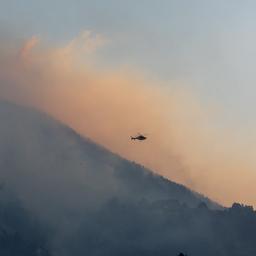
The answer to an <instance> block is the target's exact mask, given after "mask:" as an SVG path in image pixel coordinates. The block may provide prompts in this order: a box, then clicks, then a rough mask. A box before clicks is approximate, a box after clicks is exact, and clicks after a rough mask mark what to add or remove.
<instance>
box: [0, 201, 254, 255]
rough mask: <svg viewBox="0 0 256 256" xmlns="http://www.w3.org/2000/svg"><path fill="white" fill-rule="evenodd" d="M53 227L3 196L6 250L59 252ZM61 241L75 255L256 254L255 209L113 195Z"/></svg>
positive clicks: (0, 220) (2, 248) (1, 242)
mask: <svg viewBox="0 0 256 256" xmlns="http://www.w3.org/2000/svg"><path fill="white" fill-rule="evenodd" d="M51 232H53V233H54V231H51V228H50V227H46V226H45V225H41V224H40V222H39V221H37V220H36V219H35V218H34V217H33V216H31V215H30V214H29V213H28V212H26V211H25V210H24V209H23V208H22V207H21V206H20V205H19V203H18V202H17V201H12V202H1V205H0V252H1V255H2V256H16V255H17V256H18V255H19V256H22V255H24V256H32V255H33V256H34V255H42V256H50V255H56V253H55V252H54V248H55V246H56V245H55V244H54V241H53V240H52V239H53V237H54V234H53V233H52V234H51ZM61 246H62V248H61V251H62V255H76V256H80V255H92V256H94V255H97V256H98V255H102V256H103V255H104V256H108V255H109V256H115V255H123V256H126V255H127V256H128V255H129V256H130V255H133V256H144V255H145V256H153V255H154V256H155V255H158V256H169V255H175V256H176V255H178V252H180V251H183V252H185V253H186V254H187V255H191V256H193V255H195V256H196V255H208V256H215V255H220V256H226V255H230V256H231V255H232V256H247V255H248V256H249V255H256V213H255V212H254V211H253V208H252V207H248V206H243V205H240V204H234V205H233V206H232V207H231V208H227V209H225V210H210V209H208V207H207V206H206V204H205V203H201V204H200V205H198V207H196V208H190V207H187V206H186V205H185V204H180V203H179V202H178V201H175V200H165V201H156V202H154V203H152V202H151V203H149V202H148V201H147V200H142V201H140V202H133V201H130V202H122V201H120V200H119V199H112V200H110V201H109V202H107V203H106V204H105V205H103V206H102V207H101V209H99V210H98V211H97V212H91V213H90V214H86V213H85V215H84V219H83V221H82V222H81V224H80V227H79V228H78V230H77V231H76V233H75V234H73V235H72V237H69V238H68V239H67V240H66V242H65V243H63V244H62V245H61Z"/></svg>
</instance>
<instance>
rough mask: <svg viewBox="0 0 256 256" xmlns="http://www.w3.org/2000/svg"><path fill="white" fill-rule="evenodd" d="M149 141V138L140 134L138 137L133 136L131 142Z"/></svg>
mask: <svg viewBox="0 0 256 256" xmlns="http://www.w3.org/2000/svg"><path fill="white" fill-rule="evenodd" d="M146 139H147V137H146V136H145V135H142V134H140V133H138V135H136V136H134V137H133V136H131V140H146Z"/></svg>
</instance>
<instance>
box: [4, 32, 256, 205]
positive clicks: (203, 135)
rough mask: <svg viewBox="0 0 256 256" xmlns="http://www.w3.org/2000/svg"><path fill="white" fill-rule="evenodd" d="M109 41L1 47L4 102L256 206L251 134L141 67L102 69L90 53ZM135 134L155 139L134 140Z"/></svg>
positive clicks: (212, 193)
mask: <svg viewBox="0 0 256 256" xmlns="http://www.w3.org/2000/svg"><path fill="white" fill-rule="evenodd" d="M5 41H6V42H8V40H5ZM106 42H107V40H106V39H105V38H104V37H103V36H101V35H94V34H93V33H92V32H88V31H87V32H83V33H81V34H80V35H79V36H78V37H77V38H75V39H72V40H71V41H70V42H68V43H67V44H66V45H63V46H61V47H54V46H50V45H46V44H43V43H40V44H39V38H38V37H37V36H34V37H32V38H31V39H29V40H28V41H26V42H25V43H23V46H22V45H21V46H20V47H16V46H13V47H11V46H10V45H17V42H15V43H14V42H13V43H12V42H9V43H7V44H2V45H1V47H0V97H1V98H2V99H5V100H10V101H14V102H16V103H19V104H25V105H30V106H33V107H36V108H38V109H40V110H42V111H45V112H47V113H50V114H51V115H52V116H54V117H55V118H57V119H58V120H61V121H62V122H64V123H67V124H68V125H69V126H71V127H72V128H74V129H75V130H77V131H78V132H80V133H81V134H83V135H85V136H87V137H90V138H91V139H93V140H95V141H96V142H98V143H100V144H102V145H104V146H106V147H107V148H109V149H110V150H111V151H113V152H116V153H118V154H120V155H122V156H124V157H126V158H128V159H130V160H133V161H137V162H139V163H142V164H143V165H145V166H147V167H150V168H152V169H153V170H154V171H155V172H157V173H160V174H162V175H164V176H166V177H168V178H170V179H172V180H175V181H177V182H181V183H183V184H185V185H187V186H189V187H190V188H192V189H196V190H197V191H199V192H201V193H204V194H206V195H207V196H209V197H211V198H213V199H215V200H217V201H219V202H221V203H223V204H231V203H232V202H233V201H242V202H245V203H249V204H254V205H256V201H255V197H254V194H255V192H256V191H254V190H255V186H254V184H255V181H256V173H255V167H256V160H255V159H254V158H255V157H254V156H255V151H256V148H255V143H253V141H252V140H251V139H249V136H245V135H244V134H242V133H240V132H239V130H237V131H236V127H233V126H232V125H231V124H226V123H225V121H224V120H222V118H221V109H219V108H217V107H216V106H206V105H205V104H202V103H201V102H200V100H199V99H198V97H196V96H195V95H194V94H193V93H192V92H189V91H187V90H186V89H185V88H184V87H182V86H178V85H172V86H171V87H170V86H164V85H162V83H161V82H158V83H157V84H156V82H152V81H149V79H147V78H146V76H145V75H143V74H142V73H140V72H139V71H137V70H136V71H131V70H129V71H127V70H124V69H121V68H120V69H119V70H111V69H107V68H106V67H105V69H103V68H96V67H95V66H94V65H93V64H91V62H93V61H91V60H92V55H93V53H94V52H95V51H96V50H97V48H98V47H102V46H103V45H104V44H105V43H106ZM167 87H168V88H167ZM181 87H182V89H180V88H181ZM170 88H171V89H170ZM137 132H142V133H146V134H148V137H149V139H148V140H146V141H145V142H143V143H140V142H134V141H131V140H130V136H131V135H135V134H136V133H137ZM250 135H251V134H250ZM254 138H255V136H254Z"/></svg>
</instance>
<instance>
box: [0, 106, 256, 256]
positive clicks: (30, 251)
mask: <svg viewBox="0 0 256 256" xmlns="http://www.w3.org/2000/svg"><path fill="white" fill-rule="evenodd" d="M0 120H1V125H0V156H1V157H0V179H1V184H2V186H1V191H0V195H1V196H0V231H1V233H0V252H1V255H12V256H15V255H26V256H30V255H61V256H65V255H77V256H79V255H111V256H114V255H140V256H141V255H176V254H177V252H179V251H180V250H185V251H186V252H187V253H189V255H204V254H203V253H202V251H204V250H205V251H206V252H207V254H206V255H251V253H252V252H253V253H255V252H256V246H254V244H255V242H256V241H255V237H256V236H255V235H254V236H252V234H254V233H255V231H254V230H256V229H253V228H255V227H256V214H255V213H254V211H253V209H252V208H248V207H243V206H240V205H234V207H233V208H231V209H223V208H221V207H220V206H218V204H216V203H214V202H212V201H211V200H209V199H207V198H205V197H203V196H201V195H199V194H197V193H194V192H193V191H191V190H189V189H187V188H186V187H184V186H182V185H179V184H177V183H174V182H172V181H169V180H167V179H165V178H163V177H161V176H158V175H156V174H154V173H153V172H151V171H150V170H148V169H146V168H144V167H143V166H141V165H138V164H136V163H133V162H130V161H127V160H125V159H123V158H121V157H120V156H118V155H116V154H114V153H111V152H110V151H108V150H107V149H105V148H103V147H102V146H100V145H97V144H95V143H94V142H92V141H91V140H90V139H87V138H84V137H82V136H80V135H79V134H77V133H76V132H75V131H73V130H72V129H70V128H69V127H67V126H65V125H64V124H61V123H60V122H58V121H56V120H54V119H52V118H51V117H49V116H47V115H46V114H43V113H40V112H38V111H35V110H33V109H29V108H25V107H21V106H17V105H14V104H11V103H7V102H1V103H0ZM245 227H246V228H245ZM250 232H251V233H250ZM229 233H230V234H232V236H229ZM245 249H246V250H247V251H246V252H245ZM231 253H232V254H231Z"/></svg>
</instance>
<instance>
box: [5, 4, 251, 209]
mask: <svg viewBox="0 0 256 256" xmlns="http://www.w3.org/2000/svg"><path fill="white" fill-rule="evenodd" d="M255 11H256V3H255V2H254V1H235V0H233V1H231V0H229V1H228V0H226V1H225V0H223V1H218V0H216V1H207V0H200V1H199V0H194V1H191V0H187V1H184V0H177V1H171V0H169V1H167V0H166V1H164V0H162V1H151V0H147V1H146V0H145V1H142V0H141V1H139V0H137V1H134V0H130V1H123V0H115V1H114V0H109V1H96V0H95V1H86V0H80V1H78V0H77V1H74V0H73V1H67V0H51V1H50V0H45V1H32V0H26V1H20V0H8V1H7V0H0V32H1V33H0V36H2V40H1V45H0V46H2V45H4V43H3V41H4V39H5V38H4V37H5V36H6V35H7V36H6V38H9V40H10V38H11V37H12V36H13V37H14V38H15V40H16V41H17V42H18V43H19V45H18V46H17V47H18V48H17V49H20V46H21V45H20V42H21V41H23V42H24V47H23V48H22V49H21V52H20V53H21V57H22V58H23V57H24V58H23V59H22V58H21V59H22V60H18V61H17V59H15V58H13V56H12V57H10V56H9V57H6V56H5V52H6V46H3V47H0V50H1V52H0V53H1V55H0V56H1V57H2V56H4V57H3V58H2V60H1V62H0V64H1V70H0V78H1V76H2V77H3V79H4V80H3V81H8V82H9V84H14V87H13V88H7V87H8V83H7V86H6V85H5V84H4V86H3V88H0V89H1V91H0V92H1V93H2V94H4V93H7V95H11V96H12V97H13V95H14V98H15V99H16V98H17V97H20V98H21V101H28V103H32V104H34V105H36V106H37V107H40V108H42V109H43V110H46V111H48V112H50V113H51V114H52V115H54V116H55V117H57V118H58V119H61V120H62V121H64V122H66V123H68V124H69V125H71V126H72V127H74V128H75V129H76V130H78V131H79V132H81V133H83V134H85V135H88V136H90V137H91V138H93V139H95V138H96V139H98V142H100V143H102V144H103V145H105V146H107V147H108V148H110V149H111V150H113V151H114V152H118V153H119V154H121V155H123V156H125V157H127V158H129V159H131V160H135V161H138V162H141V163H143V164H145V165H147V166H149V167H151V168H154V169H156V170H157V171H158V172H159V173H161V174H163V175H165V176H167V177H169V178H172V179H173V178H174V179H175V176H176V180H178V181H181V182H182V183H184V184H186V185H188V186H190V187H192V188H193V189H196V190H199V191H200V192H203V193H206V194H207V195H209V196H211V197H213V198H214V199H216V200H218V201H221V202H223V203H230V202H232V201H234V200H235V199H237V200H240V201H244V202H249V203H253V204H254V205H255V199H254V195H252V193H251V190H250V186H249V185H248V184H249V183H250V184H251V186H253V184H255V179H256V171H255V166H256V158H255V152H256V143H255V142H256V132H255V131H256V118H255V108H256V101H255V94H256V88H255V86H254V83H255V82H256V76H255V74H256V73H255V72H254V68H255V66H256V63H255V62H256V58H255V56H256V48H255V46H256V16H255ZM82 31H85V32H83V33H82V34H81V32H82ZM7 42H8V39H7ZM25 42H26V43H25ZM41 42H42V43H41ZM40 45H43V46H42V48H41V49H40ZM35 46H36V48H37V47H38V48H39V50H38V49H37V50H38V52H36V53H35V52H34V53H35V55H33V54H32V55H30V56H29V54H28V53H29V52H30V51H32V53H33V48H34V47H35ZM35 50H36V49H35ZM92 53H93V54H92ZM26 55H28V56H26ZM16 57H17V56H16ZM27 57H28V58H27ZM73 57H75V58H76V60H79V61H81V60H82V61H84V60H83V58H85V59H86V60H85V63H81V64H86V65H87V64H88V63H89V65H88V66H89V68H88V67H87V66H86V68H85V70H84V71H83V72H82V74H81V72H80V71H81V70H75V71H74V70H73V68H74V67H72V68H71V69H69V67H68V65H69V62H70V60H71V59H72V58H73ZM77 57H78V58H77ZM79 61H78V62H76V65H77V64H79V63H80V62H79ZM66 64H67V65H66ZM76 67H77V66H76ZM81 67H82V69H83V68H84V66H83V65H81ZM120 70H121V71H122V72H120ZM128 71H131V74H132V76H131V75H130V73H129V72H128ZM136 72H137V74H139V75H138V76H136ZM39 76H40V79H38V77H39ZM141 77H142V78H143V79H142V78H141ZM147 81H149V82H147ZM88 82H90V83H91V86H89V89H88V88H86V87H83V86H84V85H85V84H87V85H88V84H90V83H88ZM34 84H38V87H34ZM70 84H72V85H74V86H73V87H72V88H71V87H70ZM5 87H6V88H5ZM152 87H154V88H152ZM163 87H165V88H163ZM177 88H178V90H176V89H177ZM166 89H167V90H168V93H169V92H170V90H169V89H174V90H173V91H171V92H173V94H172V93H171V95H169V96H170V97H169V96H168V97H166V98H165V97H164V96H165V92H166V91H165V90H166ZM12 90H13V91H12ZM14 91H15V92H14ZM183 91H185V92H186V93H184V94H183ZM158 94H159V95H161V96H159V95H158ZM42 95H43V97H42ZM191 95H192V96H191ZM0 96H3V95H0ZM4 96H6V95H4ZM12 97H11V98H12ZM44 97H45V98H44ZM163 98H164V100H162V99H163ZM35 102H36V103H35ZM67 102H69V104H67ZM135 114H136V115H135ZM136 117H137V118H136ZM216 117H217V118H216ZM85 120H86V121H85ZM127 120H128V121H127ZM88 123H90V125H88ZM138 127H139V128H138ZM139 129H142V130H143V131H144V130H146V132H148V131H152V133H151V134H150V137H151V140H149V141H148V143H149V144H145V145H143V146H141V148H139V149H138V148H132V147H131V145H130V144H129V143H130V141H127V137H128V136H129V135H130V133H133V132H135V131H136V132H137V131H140V130H139ZM117 135H118V136H119V138H120V137H121V136H123V137H122V139H118V140H117V139H116V136H117ZM128 138H129V137H128ZM150 143H151V144H150ZM149 145H150V146H149ZM173 157H174V158H175V159H178V160H175V161H177V162H179V159H181V160H180V161H181V162H182V163H183V167H184V168H185V169H186V172H185V174H184V175H185V176H187V177H185V178H184V177H179V178H177V174H176V173H172V174H170V173H168V172H166V170H168V171H169V168H170V167H169V166H172V164H173V161H172V158H173ZM178 171H180V170H178ZM178 175H179V176H182V175H183V174H182V175H181V174H178ZM223 181H224V182H223ZM216 186H219V187H218V189H217V190H216ZM224 195H225V198H223V197H224Z"/></svg>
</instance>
